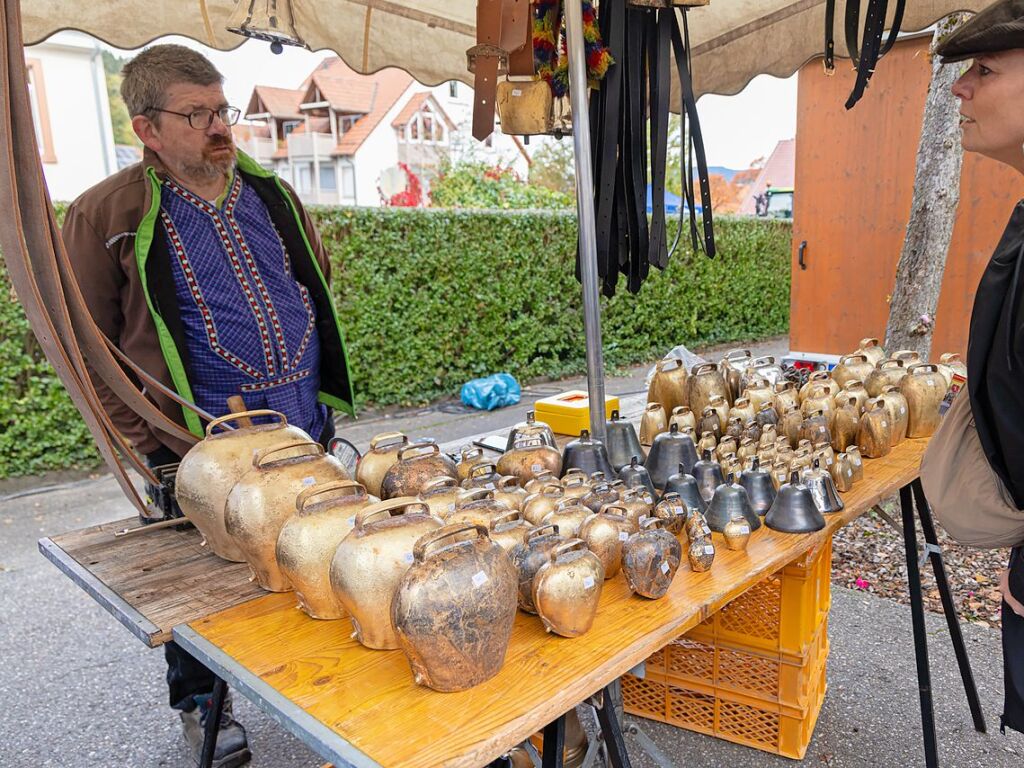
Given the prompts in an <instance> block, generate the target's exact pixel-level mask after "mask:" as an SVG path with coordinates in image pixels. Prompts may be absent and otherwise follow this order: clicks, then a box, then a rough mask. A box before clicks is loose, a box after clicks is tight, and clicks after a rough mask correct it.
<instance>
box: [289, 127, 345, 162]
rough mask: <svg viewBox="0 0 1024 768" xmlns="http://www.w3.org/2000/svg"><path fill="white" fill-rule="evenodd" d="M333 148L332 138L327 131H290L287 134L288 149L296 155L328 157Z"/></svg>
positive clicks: (292, 154) (293, 155)
mask: <svg viewBox="0 0 1024 768" xmlns="http://www.w3.org/2000/svg"><path fill="white" fill-rule="evenodd" d="M333 150H334V139H333V138H332V137H331V134H329V133H291V134H289V135H288V151H289V153H290V154H291V156H292V157H293V158H296V157H313V156H314V155H316V156H318V157H323V158H327V157H330V155H331V152H332V151H333Z"/></svg>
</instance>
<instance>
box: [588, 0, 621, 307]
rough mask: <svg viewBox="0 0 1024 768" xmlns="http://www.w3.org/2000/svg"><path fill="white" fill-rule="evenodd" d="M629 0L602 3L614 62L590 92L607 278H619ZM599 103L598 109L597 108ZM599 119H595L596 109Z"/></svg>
mask: <svg viewBox="0 0 1024 768" xmlns="http://www.w3.org/2000/svg"><path fill="white" fill-rule="evenodd" d="M625 21H626V0H606V2H605V3H603V4H602V5H601V14H600V16H599V19H598V22H599V23H598V26H599V28H600V30H601V35H602V39H603V40H604V41H605V42H606V44H607V46H608V52H609V54H610V55H611V57H612V61H613V62H615V63H613V64H612V65H611V67H609V68H608V72H607V74H606V75H605V76H604V80H603V81H602V83H601V87H600V88H599V89H597V90H595V91H593V92H592V93H591V98H590V104H591V123H590V124H591V126H592V127H593V129H594V134H593V135H594V137H595V139H596V141H595V143H594V151H593V157H594V165H595V173H594V189H595V197H596V200H595V213H596V221H597V264H598V274H599V275H600V276H601V278H603V279H604V280H605V282H606V283H607V282H608V279H609V277H610V278H611V280H612V286H613V288H612V290H614V282H615V281H616V280H617V279H618V273H619V254H618V243H617V242H616V238H614V237H613V236H612V233H613V230H614V229H615V185H616V180H617V172H616V165H617V161H618V139H619V130H620V126H621V122H622V69H623V68H622V64H621V63H620V62H622V61H623V51H624V48H625V41H626V30H625ZM595 104H596V105H597V108H596V110H595V109H594V106H595ZM595 111H596V112H597V119H596V120H594V119H593V117H594V113H595Z"/></svg>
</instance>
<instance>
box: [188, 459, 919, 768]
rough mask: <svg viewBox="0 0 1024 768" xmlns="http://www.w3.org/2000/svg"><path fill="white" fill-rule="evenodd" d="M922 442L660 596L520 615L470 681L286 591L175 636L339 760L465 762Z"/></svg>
mask: <svg viewBox="0 0 1024 768" xmlns="http://www.w3.org/2000/svg"><path fill="white" fill-rule="evenodd" d="M926 444H927V441H926V440H907V441H905V442H903V443H902V444H900V445H899V446H897V447H896V448H895V449H894V450H893V451H892V453H891V454H890V455H889V456H887V457H886V458H885V459H882V460H875V461H872V460H868V461H865V476H864V479H863V480H862V481H861V482H859V483H857V484H856V485H855V486H854V488H853V490H851V491H850V492H849V493H846V494H843V500H844V501H845V503H846V509H845V510H844V511H843V512H840V513H837V514H835V515H831V516H829V517H828V518H827V526H826V527H825V529H824V530H822V531H819V532H817V533H812V534H803V535H797V534H783V533H777V532H775V531H771V530H768V529H767V528H766V527H762V528H761V529H760V530H758V531H757V532H755V533H754V535H753V536H752V537H751V540H750V544H749V546H748V549H747V551H746V552H732V551H729V550H727V549H726V548H725V547H724V546H719V547H718V554H717V555H716V559H715V564H714V566H713V568H712V569H711V570H710V571H709V572H707V573H694V572H692V571H691V570H690V569H689V566H688V565H683V566H681V568H680V570H679V572H678V574H677V575H676V578H675V581H674V582H673V584H672V587H671V589H670V590H669V593H668V595H666V597H664V598H663V599H661V600H645V599H643V598H640V597H637V596H632V595H630V594H629V593H628V591H627V589H626V585H625V581H624V578H623V576H622V575H621V574H620V575H618V576H616V577H615V578H613V579H610V580H608V581H607V582H605V585H604V590H603V593H602V596H601V602H600V607H599V611H598V615H597V619H596V620H595V622H594V625H593V628H592V629H591V630H590V631H589V632H588V633H587V634H585V635H583V636H582V637H579V638H576V639H572V640H570V639H565V638H560V637H556V636H553V635H549V634H546V633H545V632H544V629H543V627H542V625H541V622H540V620H539V619H538V618H537V617H536V616H528V615H526V614H524V613H519V614H518V615H517V617H516V623H515V629H514V631H513V636H512V641H511V644H510V645H509V649H508V653H507V655H506V658H505V665H504V667H503V668H502V670H501V672H500V673H499V674H498V675H497V676H496V677H494V678H492V679H491V680H488V681H487V682H485V683H483V684H482V685H479V686H477V687H475V688H472V689H470V690H468V691H463V692H460V693H437V692H435V691H431V690H429V689H427V688H423V687H421V686H418V685H416V684H415V683H414V682H413V679H412V674H411V673H410V670H409V665H408V663H407V662H406V659H405V657H404V656H403V654H402V653H401V652H400V651H371V650H368V649H366V648H364V647H362V646H361V645H359V644H358V643H357V642H356V641H355V640H354V639H353V638H352V637H351V632H352V628H351V626H350V624H349V622H348V620H345V619H342V620H339V621H332V622H322V621H315V620H313V619H310V618H308V617H307V616H306V615H305V614H303V613H302V612H301V611H299V610H298V609H297V608H296V605H295V598H294V596H292V595H289V594H275V595H266V596H265V597H262V598H259V599H257V600H252V601H250V602H247V603H245V604H243V605H239V606H237V607H234V608H230V609H228V610H226V611H223V612H221V613H218V614H215V615H212V616H208V617H207V618H204V619H201V620H198V621H194V622H192V623H191V624H190V625H188V626H186V627H180V628H177V629H175V632H174V635H175V639H176V640H177V641H178V642H179V643H181V644H182V645H184V646H185V647H186V648H187V649H188V650H190V651H191V652H192V653H194V654H195V655H196V656H197V657H198V658H200V659H202V660H203V661H204V662H206V663H207V664H208V665H210V666H211V668H213V669H214V671H216V672H217V673H218V674H220V675H221V676H223V677H224V678H225V679H226V680H228V682H229V683H231V684H233V685H234V686H236V687H237V688H239V689H240V690H241V691H242V692H243V693H245V694H246V695H248V696H250V697H252V698H255V699H256V700H257V701H259V702H260V705H261V706H262V707H263V708H264V709H266V710H267V711H268V712H270V713H271V714H272V716H274V717H275V718H276V719H277V720H278V721H279V722H280V723H282V725H284V726H285V727H286V728H288V729H290V730H291V731H292V732H293V733H295V734H297V735H298V736H299V737H300V738H302V739H303V740H304V741H305V742H306V743H307V744H309V745H310V746H312V747H313V748H314V749H316V750H317V751H318V752H319V753H320V754H321V755H322V756H323V757H324V758H325V759H328V760H332V761H334V762H335V764H336V765H338V766H345V765H349V766H359V768H362V767H363V766H386V768H407V767H408V768H413V767H415V768H424V767H425V766H467V767H468V766H473V767H474V768H475V767H478V766H482V765H485V764H487V763H488V762H490V761H491V760H493V759H495V758H496V757H498V756H500V755H501V754H503V753H505V752H506V751H507V750H508V749H510V748H511V747H512V746H513V745H515V744H517V743H519V742H521V741H522V740H524V739H525V738H527V737H528V736H529V735H530V734H532V733H535V732H536V731H538V730H540V729H541V728H542V727H543V726H544V725H546V724H547V723H549V722H551V721H552V720H554V719H555V718H556V717H558V716H559V715H561V714H562V713H564V712H566V711H567V710H569V709H570V708H571V707H573V706H575V705H576V704H577V703H579V702H580V701H583V700H585V699H586V698H587V697H588V696H590V695H592V694H594V693H596V692H597V691H600V690H601V689H602V688H604V687H605V686H606V685H608V684H609V683H611V682H612V681H613V680H615V679H616V678H618V677H619V676H620V675H622V674H623V673H625V672H626V671H628V670H629V669H631V668H633V667H634V666H636V665H637V664H638V663H640V662H641V661H643V660H644V659H646V658H647V657H648V656H649V655H650V654H651V653H653V652H654V651H656V650H658V649H659V648H661V647H663V646H664V645H666V644H667V643H668V642H670V641H671V640H673V639H674V638H676V637H678V636H679V635H680V634H681V633H683V632H685V631H687V630H689V629H691V628H692V627H694V626H696V625H697V624H698V623H700V622H701V621H703V620H704V619H705V618H707V617H708V616H710V615H711V614H712V613H714V612H715V611H717V610H718V609H719V608H721V607H722V606H723V605H724V604H725V603H727V602H729V601H730V600H732V599H733V598H735V597H737V596H738V595H740V594H741V593H743V592H744V591H745V590H746V589H747V588H748V587H750V586H751V585H753V584H755V583H757V582H758V581H760V580H761V579H763V578H764V577H766V576H767V575H769V574H771V573H774V572H775V571H776V570H778V569H779V568H781V567H783V566H784V565H786V564H787V563H790V562H792V561H793V560H795V559H796V558H798V557H800V556H801V555H803V554H805V553H807V552H809V551H812V550H815V549H816V548H818V547H820V546H822V545H823V543H824V542H825V541H826V540H827V539H828V537H830V536H831V535H832V534H833V533H834V532H835V531H836V529H838V528H839V527H841V526H843V525H845V524H846V523H848V522H850V521H851V520H853V519H854V518H856V517H858V516H859V515H861V514H863V513H865V512H866V511H868V510H869V509H870V508H871V507H872V506H873V505H874V504H876V503H878V502H879V501H880V500H882V499H883V498H886V497H888V496H890V495H892V494H893V493H895V492H897V491H898V490H899V488H901V487H902V486H904V485H906V484H908V483H910V482H911V481H912V480H913V479H914V478H916V477H917V475H918V468H919V465H920V460H921V454H922V453H923V450H924V447H925V445H926ZM716 537H717V534H716Z"/></svg>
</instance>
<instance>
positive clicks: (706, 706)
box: [622, 658, 828, 760]
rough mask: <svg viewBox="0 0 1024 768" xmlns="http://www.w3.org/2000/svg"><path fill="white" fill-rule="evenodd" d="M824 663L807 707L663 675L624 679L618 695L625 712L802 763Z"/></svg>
mask: <svg viewBox="0 0 1024 768" xmlns="http://www.w3.org/2000/svg"><path fill="white" fill-rule="evenodd" d="M826 667H827V664H826V663H825V659H824V658H823V659H821V661H820V663H819V668H818V670H816V671H815V672H814V674H813V676H812V681H813V685H812V689H811V692H810V700H809V701H810V704H809V706H807V707H803V708H800V707H787V706H785V705H782V704H772V703H769V702H765V701H760V700H758V699H756V698H754V697H752V696H745V695H743V694H741V693H736V692H734V691H730V690H726V689H724V688H713V687H705V686H699V685H693V684H687V685H681V684H677V683H676V682H674V681H673V680H671V679H670V678H668V677H667V676H666V675H658V674H657V673H648V674H647V675H646V676H645V677H644V678H642V679H641V678H638V677H634V676H633V675H624V676H623V677H622V696H623V703H624V706H625V710H626V712H628V713H629V714H631V715H637V716H638V717H644V718H647V719H649V720H657V721H659V722H662V723H667V724H668V725H675V726H678V727H680V728H686V729H687V730H691V731H697V732H699V733H706V734H708V735H709V736H714V737H716V738H719V739H725V740H726V741H732V742H735V743H736V744H742V745H744V746H747V747H753V748H754V749H760V750H763V751H765V752H771V753H774V754H777V755H782V756H784V757H790V758H793V759H796V760H799V759H802V758H803V756H804V754H805V753H806V752H807V745H808V744H810V741H811V737H812V736H813V735H814V726H815V724H816V723H817V721H818V714H819V712H820V711H821V705H822V702H823V701H824V700H825V692H826V690H827V688H828V684H827V680H826Z"/></svg>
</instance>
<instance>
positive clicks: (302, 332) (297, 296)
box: [160, 173, 327, 439]
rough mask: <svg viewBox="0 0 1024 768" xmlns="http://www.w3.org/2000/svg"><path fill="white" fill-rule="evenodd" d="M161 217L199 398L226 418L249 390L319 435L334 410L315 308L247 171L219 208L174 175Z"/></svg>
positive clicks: (255, 400) (259, 404) (250, 398)
mask: <svg viewBox="0 0 1024 768" xmlns="http://www.w3.org/2000/svg"><path fill="white" fill-rule="evenodd" d="M160 218H161V221H162V222H163V225H164V229H165V231H166V233H167V244H168V251H169V253H170V257H171V272H172V274H173V275H174V287H175V294H176V296H177V299H178V306H179V309H180V312H181V321H182V325H183V326H184V332H185V343H186V348H187V350H188V356H189V359H190V368H191V371H190V377H189V378H190V383H191V385H192V394H193V396H194V397H195V400H196V405H198V406H200V407H201V408H203V409H205V410H207V411H209V412H210V413H212V414H213V415H215V416H218V415H221V414H224V413H226V412H227V410H228V408H227V398H228V397H229V396H231V395H242V397H243V398H244V399H245V404H246V406H247V407H248V408H250V409H256V408H270V409H272V410H275V411H280V412H282V413H284V414H285V416H287V418H288V422H289V423H290V424H294V425H295V426H297V427H299V428H301V429H304V430H306V431H307V432H308V433H309V434H310V435H312V436H313V438H314V439H316V438H318V437H319V436H320V434H321V432H322V431H323V428H324V424H325V423H326V419H327V409H326V407H325V406H324V405H322V404H320V403H319V402H318V401H317V391H318V390H319V385H320V340H319V337H318V335H317V331H316V309H315V308H314V305H313V302H312V300H311V299H310V296H309V291H308V290H307V289H306V287H305V286H304V285H302V284H301V283H299V282H298V281H297V280H296V279H295V276H294V274H293V273H292V268H291V263H290V261H289V259H288V254H287V252H286V250H285V247H284V243H283V242H282V241H281V237H280V235H279V233H278V231H277V229H276V228H275V227H274V224H273V222H272V221H271V219H270V214H269V212H268V211H267V208H266V206H265V205H264V203H263V201H262V200H261V199H260V197H259V195H257V194H256V191H255V190H254V189H252V187H250V186H249V185H248V184H246V183H245V182H244V181H243V179H242V176H241V174H239V173H235V174H234V178H233V179H232V181H231V183H230V186H229V188H228V190H227V194H226V195H225V196H224V199H223V201H222V202H221V203H220V205H219V206H218V205H215V204H214V203H210V202H208V201H206V200H203V199H201V198H199V197H198V196H196V195H194V194H192V193H191V192H189V191H188V190H186V189H185V188H184V187H181V186H180V185H178V184H176V183H175V182H174V181H173V180H168V181H166V182H165V183H164V185H163V188H162V191H161V196H160Z"/></svg>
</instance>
